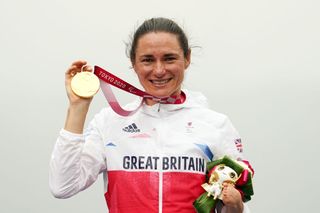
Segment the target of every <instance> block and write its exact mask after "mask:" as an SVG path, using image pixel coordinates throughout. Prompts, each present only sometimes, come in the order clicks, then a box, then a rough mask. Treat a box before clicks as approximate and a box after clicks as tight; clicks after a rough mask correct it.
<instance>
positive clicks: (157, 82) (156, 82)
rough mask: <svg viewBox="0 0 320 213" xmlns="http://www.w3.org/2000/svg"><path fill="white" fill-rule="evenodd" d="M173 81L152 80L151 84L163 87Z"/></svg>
mask: <svg viewBox="0 0 320 213" xmlns="http://www.w3.org/2000/svg"><path fill="white" fill-rule="evenodd" d="M170 80H171V78H169V79H161V80H150V82H151V83H152V84H153V85H155V86H163V85H165V84H166V83H168V82H169V81H170Z"/></svg>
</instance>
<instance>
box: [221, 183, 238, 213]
mask: <svg viewBox="0 0 320 213" xmlns="http://www.w3.org/2000/svg"><path fill="white" fill-rule="evenodd" d="M222 201H223V203H224V205H225V206H226V207H227V212H232V213H236V212H239V213H242V212H243V203H242V198H241V194H240V192H239V191H238V190H237V189H236V188H234V186H233V185H232V184H229V183H224V184H223V190H222Z"/></svg>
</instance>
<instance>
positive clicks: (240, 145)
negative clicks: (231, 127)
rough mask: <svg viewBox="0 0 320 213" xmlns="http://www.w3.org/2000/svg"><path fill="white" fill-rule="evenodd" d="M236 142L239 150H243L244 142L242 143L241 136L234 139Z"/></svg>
mask: <svg viewBox="0 0 320 213" xmlns="http://www.w3.org/2000/svg"><path fill="white" fill-rule="evenodd" d="M234 144H235V145H236V147H237V150H238V151H239V152H243V147H242V143H241V138H238V139H235V140H234Z"/></svg>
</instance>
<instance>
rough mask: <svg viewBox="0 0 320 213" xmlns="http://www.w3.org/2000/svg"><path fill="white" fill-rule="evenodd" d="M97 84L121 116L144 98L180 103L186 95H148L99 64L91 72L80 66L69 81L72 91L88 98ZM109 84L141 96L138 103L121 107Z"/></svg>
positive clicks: (93, 92)
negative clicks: (127, 108)
mask: <svg viewBox="0 0 320 213" xmlns="http://www.w3.org/2000/svg"><path fill="white" fill-rule="evenodd" d="M99 82H100V84H99ZM99 85H100V88H101V90H102V92H103V94H104V96H105V98H106V99H107V101H108V103H109V105H110V107H111V108H112V109H113V111H114V112H116V113H117V114H119V115H121V116H130V115H132V114H134V113H135V112H136V111H138V109H139V108H140V107H141V106H142V104H143V102H144V100H145V99H152V100H154V101H155V102H159V103H161V104H181V103H183V102H184V101H185V99H186V95H185V93H184V92H183V91H181V94H180V96H167V97H156V96H153V95H150V94H148V93H147V92H144V91H142V90H140V89H138V88H136V87H135V86H133V85H131V84H129V83H127V82H125V81H123V80H122V79H120V78H118V77H117V76H115V75H113V74H112V73H110V72H108V71H106V70H104V69H102V68H101V67H99V66H94V72H93V73H92V72H84V71H83V68H82V70H81V72H80V73H77V74H76V75H75V76H74V77H73V79H72V81H71V88H72V91H73V92H74V93H75V94H76V95H78V96H80V97H83V98H90V97H92V96H93V95H95V94H96V93H97V91H98V90H99ZM110 85H111V86H114V87H117V88H119V89H121V90H124V91H126V92H128V93H131V94H133V95H137V96H140V97H142V100H141V103H140V105H139V106H138V107H137V108H136V109H135V110H126V109H123V108H122V107H121V106H120V105H119V102H118V101H117V99H116V97H115V96H114V94H113V92H112V90H111V87H110Z"/></svg>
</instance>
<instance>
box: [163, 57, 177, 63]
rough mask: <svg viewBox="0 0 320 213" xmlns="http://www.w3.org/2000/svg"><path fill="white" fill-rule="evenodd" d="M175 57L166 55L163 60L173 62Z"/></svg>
mask: <svg viewBox="0 0 320 213" xmlns="http://www.w3.org/2000/svg"><path fill="white" fill-rule="evenodd" d="M175 59H176V58H175V57H167V58H165V59H164V60H165V61H167V62H173V61H174V60H175Z"/></svg>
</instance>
